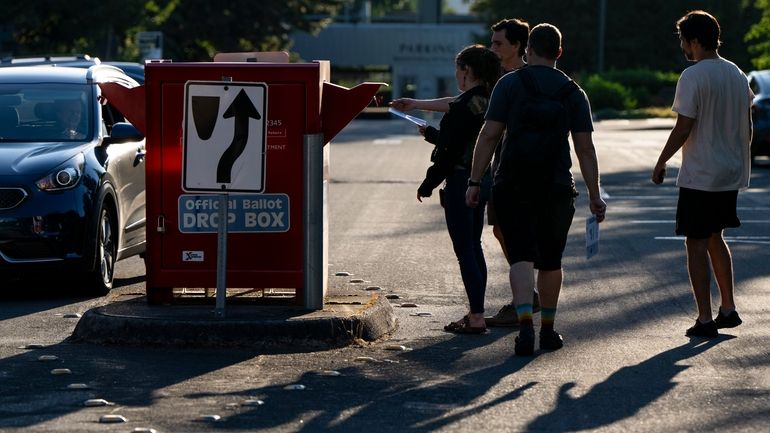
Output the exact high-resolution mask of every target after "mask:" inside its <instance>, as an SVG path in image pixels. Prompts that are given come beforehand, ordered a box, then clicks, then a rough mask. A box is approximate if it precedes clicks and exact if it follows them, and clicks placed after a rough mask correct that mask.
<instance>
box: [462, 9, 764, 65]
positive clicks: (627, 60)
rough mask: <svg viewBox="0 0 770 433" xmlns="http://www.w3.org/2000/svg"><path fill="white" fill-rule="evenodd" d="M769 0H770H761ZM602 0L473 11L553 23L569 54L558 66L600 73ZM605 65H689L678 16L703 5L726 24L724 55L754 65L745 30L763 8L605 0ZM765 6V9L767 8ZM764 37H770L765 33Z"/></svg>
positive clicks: (491, 16)
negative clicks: (679, 34)
mask: <svg viewBox="0 0 770 433" xmlns="http://www.w3.org/2000/svg"><path fill="white" fill-rule="evenodd" d="M756 1H761V2H763V3H767V2H768V0H756ZM601 3H602V0H569V1H542V0H516V1H510V0H477V1H476V3H475V4H474V6H473V10H474V11H476V12H477V13H479V14H480V15H481V16H482V17H483V18H484V20H485V21H486V22H488V23H489V24H492V23H494V22H496V21H498V20H500V19H502V18H506V17H508V18H523V19H525V20H527V21H529V22H530V24H531V25H535V24H537V23H542V22H548V23H551V24H554V25H556V26H557V27H558V28H559V29H560V30H561V32H562V35H563V48H564V54H563V55H562V58H561V59H560V60H559V63H558V65H559V68H560V69H562V70H564V71H566V72H568V73H572V72H574V71H588V72H597V70H598V63H599V55H598V51H597V50H598V47H599V46H600V44H599V40H600V32H599V29H600V28H601V25H600V20H599V15H600V14H599V12H600V4H601ZM604 3H605V4H606V20H605V33H604V39H603V41H604V47H605V49H604V70H605V71H606V70H610V69H612V68H615V69H637V68H650V69H657V70H665V71H681V70H682V69H684V68H685V67H687V66H688V63H687V61H686V60H685V58H684V56H683V55H682V52H681V50H680V48H679V41H678V40H677V37H676V36H675V35H674V31H675V30H676V26H675V23H676V21H677V19H679V18H680V17H681V16H683V15H684V14H686V13H687V12H688V11H690V10H693V9H704V10H707V11H709V12H710V13H712V14H713V15H714V16H716V18H717V19H718V20H719V22H720V25H721V27H722V41H723V42H724V44H723V45H722V47H721V48H720V50H719V52H720V54H721V55H722V56H723V57H725V58H727V59H730V60H731V61H733V62H735V63H736V64H737V65H739V66H740V67H741V68H742V69H743V70H748V69H749V68H750V67H751V57H752V54H750V53H749V51H748V49H747V47H746V44H745V43H744V40H743V38H744V33H745V31H746V29H747V28H748V27H749V26H750V25H751V23H754V22H757V21H758V20H759V16H760V15H761V13H760V10H758V9H756V8H754V7H750V5H749V3H748V2H747V1H746V0H741V1H736V0H698V1H693V0H623V1H618V0H606V1H605V2H604ZM767 9H768V8H767V7H765V8H764V13H766V14H770V12H767ZM763 40H768V36H764V39H763Z"/></svg>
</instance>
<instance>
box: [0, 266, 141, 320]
mask: <svg viewBox="0 0 770 433" xmlns="http://www.w3.org/2000/svg"><path fill="white" fill-rule="evenodd" d="M144 279H145V277H144V275H140V276H133V277H128V278H115V281H114V282H113V290H117V289H119V288H121V287H127V286H130V285H133V284H137V283H140V282H142V281H144ZM3 286H4V287H3V290H2V291H0V305H2V308H0V321H3V320H7V319H12V318H14V317H20V316H26V315H28V314H34V313H38V312H41V311H47V310H52V309H56V308H61V307H64V306H66V305H72V304H77V303H80V302H85V301H88V300H91V299H96V298H98V297H99V296H95V295H88V294H84V293H83V291H82V287H81V285H80V283H77V282H74V281H72V282H71V281H64V280H61V279H57V278H56V277H38V278H29V277H27V278H9V279H6V280H5V281H4V284H3Z"/></svg>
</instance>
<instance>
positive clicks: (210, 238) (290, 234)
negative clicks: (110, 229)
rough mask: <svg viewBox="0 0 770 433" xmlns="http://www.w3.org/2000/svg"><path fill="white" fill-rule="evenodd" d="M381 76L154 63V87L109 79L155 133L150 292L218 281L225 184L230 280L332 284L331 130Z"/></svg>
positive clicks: (302, 288) (150, 296)
mask: <svg viewBox="0 0 770 433" xmlns="http://www.w3.org/2000/svg"><path fill="white" fill-rule="evenodd" d="M379 86H380V83H363V84H360V85H358V86H356V87H354V88H352V89H347V88H344V87H340V86H336V85H334V84H331V83H329V62H328V61H316V62H312V63H255V62H206V63H175V62H150V63H147V64H146V65H145V85H144V86H143V87H141V88H139V89H136V90H134V89H126V88H124V87H122V86H119V85H108V86H103V88H102V90H103V93H104V95H105V96H106V97H107V98H108V99H109V100H110V101H111V102H112V103H113V104H115V106H116V107H118V109H120V110H121V111H122V112H123V114H124V115H125V116H126V117H127V118H128V119H129V120H130V121H131V122H132V123H134V125H136V126H137V127H138V128H139V129H140V130H142V131H144V132H145V134H146V147H147V157H146V170H147V173H146V182H147V185H146V205H147V208H146V210H147V252H146V258H145V262H146V268H147V281H146V283H147V300H148V302H149V303H151V304H158V303H171V302H172V301H173V289H174V288H180V287H216V282H217V242H218V239H217V228H218V224H219V221H218V218H217V216H218V209H219V206H218V204H219V203H220V201H219V198H220V197H221V196H220V194H221V193H227V215H228V221H227V227H228V235H227V254H226V257H227V263H226V269H227V271H226V281H227V287H228V288H294V289H296V296H295V303H296V304H298V305H303V306H304V307H306V308H307V309H321V308H322V307H323V297H324V295H325V293H326V287H327V280H328V278H327V277H328V275H327V269H328V261H327V251H328V222H327V197H328V174H329V146H325V144H327V143H328V142H329V141H331V139H332V138H333V137H334V136H335V135H336V134H337V133H338V132H339V131H340V130H341V129H342V128H344V126H345V125H347V124H348V123H349V122H350V120H352V119H353V118H354V117H355V116H356V115H357V114H358V113H359V112H360V111H361V110H363V109H364V107H366V106H367V105H368V104H369V102H370V101H371V100H372V98H373V96H374V94H375V93H376V92H377V90H378V89H379Z"/></svg>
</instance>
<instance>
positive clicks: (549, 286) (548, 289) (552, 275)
mask: <svg viewBox="0 0 770 433" xmlns="http://www.w3.org/2000/svg"><path fill="white" fill-rule="evenodd" d="M562 278H563V273H562V270H561V269H557V270H555V271H538V272H537V291H538V293H539V294H540V305H542V306H543V307H544V308H556V306H557V304H558V303H559V293H560V292H561V282H562Z"/></svg>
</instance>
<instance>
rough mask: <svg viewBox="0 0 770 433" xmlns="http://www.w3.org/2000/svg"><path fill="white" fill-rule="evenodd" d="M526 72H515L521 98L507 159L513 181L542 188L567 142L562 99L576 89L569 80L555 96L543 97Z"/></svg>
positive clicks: (563, 101)
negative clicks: (520, 87)
mask: <svg viewBox="0 0 770 433" xmlns="http://www.w3.org/2000/svg"><path fill="white" fill-rule="evenodd" d="M528 69H529V68H523V69H520V70H519V71H518V72H517V73H518V74H519V77H520V78H521V82H522V84H523V87H524V97H523V99H522V102H521V104H520V105H519V128H518V129H517V130H516V131H513V133H512V136H511V140H512V141H513V142H512V143H511V144H512V145H513V146H514V147H513V152H512V155H511V157H512V161H513V164H514V175H515V176H516V177H519V178H521V179H523V180H526V181H527V183H530V184H532V183H535V184H541V185H542V184H543V183H546V184H547V183H549V181H550V180H551V179H552V178H553V175H554V171H555V168H556V167H555V165H556V164H557V162H558V155H559V153H560V151H563V147H564V146H565V143H567V142H568V137H569V126H570V125H569V123H570V122H569V120H570V119H569V110H568V109H567V106H566V99H567V97H568V96H569V95H570V94H571V93H572V92H574V91H575V90H577V89H578V86H577V84H575V82H574V81H572V80H569V81H568V82H566V83H564V84H563V85H562V86H561V87H560V88H559V89H558V90H557V91H556V92H555V93H553V94H547V93H544V92H542V91H541V90H540V88H539V86H538V85H537V81H536V80H535V78H534V77H533V76H532V72H530V71H529V70H528ZM543 186H545V185H543Z"/></svg>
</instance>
